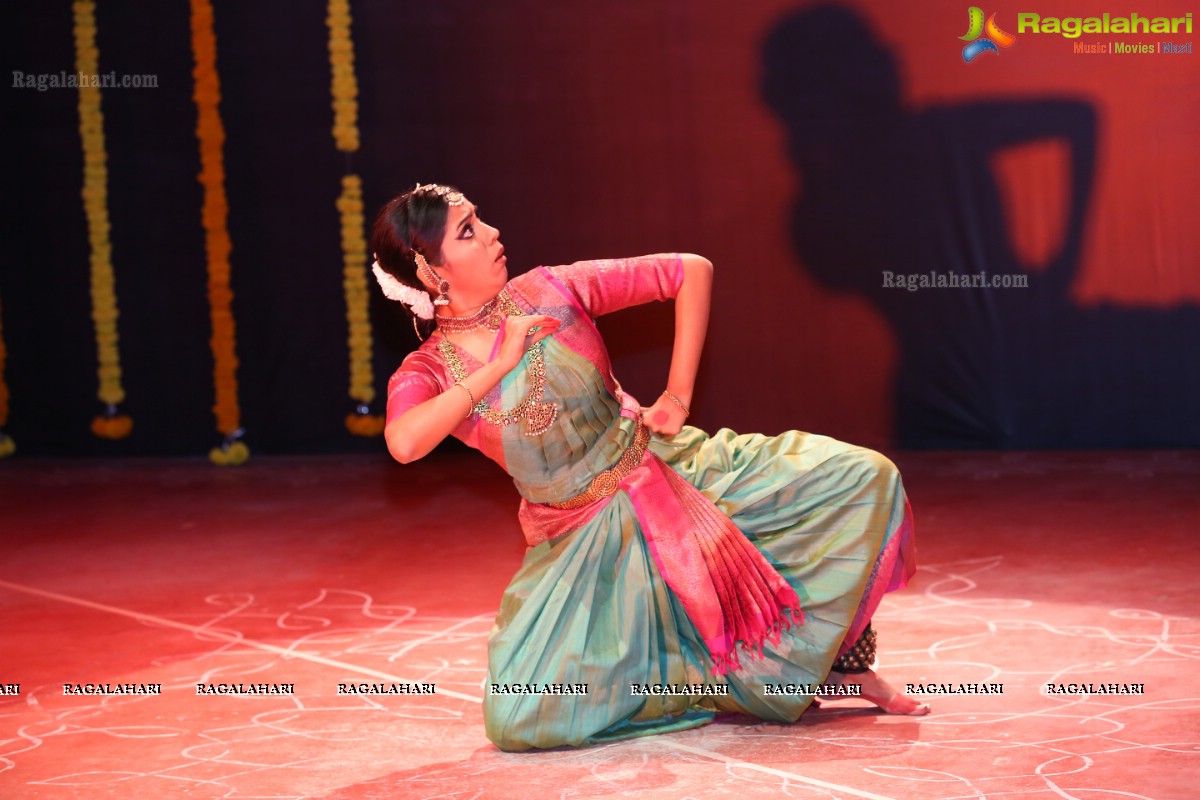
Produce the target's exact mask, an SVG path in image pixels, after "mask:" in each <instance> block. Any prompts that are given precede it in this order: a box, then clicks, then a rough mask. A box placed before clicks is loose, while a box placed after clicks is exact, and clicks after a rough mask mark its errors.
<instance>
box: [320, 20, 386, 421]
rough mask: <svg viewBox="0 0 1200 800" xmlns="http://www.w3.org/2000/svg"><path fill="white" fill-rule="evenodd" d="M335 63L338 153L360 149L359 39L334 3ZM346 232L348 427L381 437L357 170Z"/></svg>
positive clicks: (348, 197) (345, 206) (345, 193)
mask: <svg viewBox="0 0 1200 800" xmlns="http://www.w3.org/2000/svg"><path fill="white" fill-rule="evenodd" d="M325 21H326V23H327V24H328V26H329V63H330V71H331V75H332V80H331V84H330V91H331V92H332V95H333V140H334V144H335V146H336V147H337V149H338V150H341V151H342V152H345V153H353V152H355V151H356V150H358V146H359V135H358V79H357V78H356V77H355V74H354V41H353V39H351V37H350V22H351V20H350V3H349V1H348V0H329V11H328V16H327V17H326V19H325ZM337 209H338V213H339V216H340V218H341V232H342V264H343V266H342V289H343V291H344V292H345V295H346V321H347V322H348V324H349V328H350V333H349V337H348V340H347V342H348V344H349V347H350V390H349V393H350V397H351V398H353V399H355V400H357V401H358V407H357V408H356V409H355V411H354V413H352V414H348V415H346V428H347V430H349V431H350V432H351V433H353V434H355V435H357V436H378V435H379V434H380V433H382V432H383V423H384V420H383V417H382V416H379V415H373V414H371V409H370V404H371V401H373V400H374V399H375V370H374V367H373V365H372V362H371V352H372V335H371V320H370V317H369V315H368V313H367V308H368V300H369V297H370V295H369V294H368V292H367V285H368V284H367V240H366V237H365V236H364V234H363V232H364V230H365V229H366V228H365V218H364V216H363V196H362V179H361V178H360V177H359V176H358V175H356V174H355V173H353V172H348V173H347V174H346V175H344V176H343V177H342V193H341V195H340V196H339V197H338V200H337Z"/></svg>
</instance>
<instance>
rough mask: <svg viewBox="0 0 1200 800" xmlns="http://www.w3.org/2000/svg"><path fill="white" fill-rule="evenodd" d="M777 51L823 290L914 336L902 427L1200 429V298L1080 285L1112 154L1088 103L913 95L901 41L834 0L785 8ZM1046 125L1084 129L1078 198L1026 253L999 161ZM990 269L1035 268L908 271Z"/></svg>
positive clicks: (960, 438) (982, 436)
mask: <svg viewBox="0 0 1200 800" xmlns="http://www.w3.org/2000/svg"><path fill="white" fill-rule="evenodd" d="M951 46H953V44H952V43H951ZM763 60H764V66H765V70H764V74H763V85H762V92H763V97H764V99H765V100H766V102H767V104H768V105H769V107H770V108H771V109H772V111H773V112H774V113H775V114H776V115H777V117H778V118H779V119H780V121H781V122H782V123H783V124H784V125H785V126H786V129H787V133H788V148H789V157H790V160H791V163H792V164H793V166H794V168H795V170H796V171H797V173H798V178H799V181H798V184H799V186H800V187H801V189H800V195H799V196H798V197H797V198H796V200H795V201H794V205H793V209H792V216H791V220H792V222H791V225H792V234H793V239H794V246H795V248H796V252H797V253H798V255H799V256H800V259H801V261H802V263H803V265H804V267H805V268H806V269H807V270H808V271H809V273H810V274H811V275H812V276H813V277H815V278H816V279H817V280H818V281H819V282H820V283H821V285H822V286H824V287H825V288H827V289H831V290H835V291H841V292H848V293H853V294H858V295H861V296H863V297H865V298H866V299H867V300H869V301H870V303H871V304H872V305H873V306H874V307H875V308H876V309H877V310H878V311H879V312H880V313H882V314H883V315H884V317H885V318H886V319H887V321H888V323H889V325H890V326H891V329H892V331H893V332H894V334H895V336H896V340H897V343H898V346H899V348H900V356H899V359H900V363H899V364H898V369H897V373H896V380H895V390H894V391H895V438H896V440H897V444H899V445H901V446H904V447H1018V448H1029V447H1141V446H1196V445H1200V414H1197V413H1196V411H1197V409H1198V408H1200V370H1198V369H1197V367H1196V356H1195V352H1194V350H1195V348H1196V346H1197V345H1200V307H1197V306H1196V305H1194V304H1192V305H1181V306H1178V307H1175V308H1170V309H1168V308H1163V309H1149V308H1146V309H1136V308H1128V307H1120V306H1117V305H1112V304H1104V305H1100V306H1097V307H1093V308H1081V307H1078V306H1077V305H1075V304H1074V303H1073V302H1072V300H1071V297H1070V292H1069V290H1070V287H1071V282H1072V280H1073V279H1074V278H1075V276H1076V274H1077V273H1078V271H1079V266H1080V246H1081V243H1082V242H1083V241H1084V236H1085V224H1086V220H1087V217H1088V214H1087V211H1088V206H1089V203H1090V201H1091V194H1092V184H1093V173H1094V161H1095V155H1096V126H1097V115H1096V112H1095V110H1094V109H1093V107H1092V105H1091V104H1090V103H1089V102H1088V101H1086V100H1082V99H1077V98H1068V97H1046V98H1031V99H1028V100H1021V99H1015V100H1014V99H1006V100H995V101H980V102H972V103H960V104H957V105H948V106H937V107H927V108H922V109H913V108H908V107H905V105H904V102H903V95H904V92H903V87H902V85H901V78H900V75H899V73H898V70H897V67H896V63H895V58H894V57H893V55H892V53H891V52H890V51H889V50H888V49H887V48H886V47H885V46H884V45H883V43H882V42H881V41H880V40H879V39H878V38H877V37H876V36H875V35H874V34H873V32H872V31H871V29H870V27H869V26H868V25H867V23H866V22H865V21H864V20H863V19H862V18H860V17H859V16H858V15H857V14H855V13H854V12H853V11H851V10H849V9H846V8H842V7H839V6H834V5H819V6H813V7H808V8H805V9H804V10H801V11H797V12H794V13H791V14H789V15H787V16H785V17H784V18H782V19H781V20H780V21H779V22H778V23H777V24H776V25H775V26H774V27H773V28H772V30H771V31H770V32H769V34H768V36H767V38H766V40H765V42H764V46H763ZM1039 140H1057V141H1060V142H1064V143H1065V144H1066V146H1067V152H1068V153H1069V162H1070V173H1069V174H1070V177H1069V186H1068V187H1067V192H1066V196H1067V209H1066V215H1065V220H1063V221H1059V220H1053V221H1051V223H1052V226H1058V227H1060V228H1061V229H1062V230H1061V235H1060V236H1059V237H1058V241H1059V242H1061V244H1060V246H1059V247H1058V249H1057V251H1056V252H1052V253H1050V254H1049V256H1048V258H1047V260H1046V262H1045V263H1042V264H1037V265H1023V264H1022V262H1021V260H1020V259H1019V258H1018V257H1017V254H1016V252H1015V249H1014V245H1013V242H1012V241H1010V238H1009V235H1008V233H1007V231H1006V225H1005V209H1004V206H1003V205H1002V202H1001V192H1000V189H999V186H998V183H997V178H996V175H995V174H994V172H993V169H992V166H991V165H992V160H993V157H995V156H996V154H997V153H999V152H1001V151H1003V150H1005V149H1006V148H1012V147H1016V146H1021V145H1026V144H1028V143H1030V142H1035V141H1039ZM1009 211H1010V212H1011V211H1013V209H1011V208H1010V209H1009ZM1149 260H1150V255H1149V254H1147V261H1149ZM1147 266H1149V265H1147ZM980 272H985V273H986V274H987V276H989V277H990V276H1004V275H1016V274H1021V275H1025V276H1027V278H1028V285H1027V287H1026V288H1012V287H1009V288H983V287H978V288H976V287H970V288H963V287H959V288H923V289H919V290H915V291H911V290H908V289H907V288H905V287H902V286H901V285H899V284H900V281H902V280H904V276H907V275H914V274H924V275H927V276H928V275H930V274H931V273H933V274H934V277H933V278H931V280H936V275H937V274H940V275H942V276H943V277H944V278H945V279H946V280H950V278H949V277H948V276H949V275H950V274H951V273H954V274H957V275H958V276H964V275H975V274H978V273H980ZM888 273H891V278H890V284H891V285H890V286H889V285H885V284H887V283H888V281H889V276H888Z"/></svg>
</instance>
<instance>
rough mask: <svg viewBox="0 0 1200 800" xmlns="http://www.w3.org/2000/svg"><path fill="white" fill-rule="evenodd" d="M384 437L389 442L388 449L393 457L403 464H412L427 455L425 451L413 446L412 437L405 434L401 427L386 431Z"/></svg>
mask: <svg viewBox="0 0 1200 800" xmlns="http://www.w3.org/2000/svg"><path fill="white" fill-rule="evenodd" d="M383 438H384V441H385V442H387V449H388V452H389V453H391V456H392V458H394V459H396V460H397V461H399V462H400V463H401V464H411V463H412V462H414V461H416V460H417V459H419V458H420V457H421V456H423V455H425V454H424V453H419V452H417V450H416V448H415V447H413V440H412V437H411V436H405V435H404V434H403V433H402V432H401V431H400V429H399V428H396V429H393V430H386V431H384V434H383Z"/></svg>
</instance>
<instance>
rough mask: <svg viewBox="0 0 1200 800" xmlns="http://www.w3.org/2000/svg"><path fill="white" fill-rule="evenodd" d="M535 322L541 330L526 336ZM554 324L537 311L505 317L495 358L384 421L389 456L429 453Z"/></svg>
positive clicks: (407, 460)
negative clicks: (418, 403)
mask: <svg viewBox="0 0 1200 800" xmlns="http://www.w3.org/2000/svg"><path fill="white" fill-rule="evenodd" d="M535 325H538V326H541V330H539V331H537V332H536V333H534V334H532V335H527V334H528V333H529V329H530V328H532V327H533V326H535ZM558 325H559V321H558V320H557V319H554V318H553V317H547V316H543V315H540V314H535V315H531V316H522V317H509V318H507V319H506V320H505V322H504V325H503V327H501V329H500V333H499V334H497V335H499V336H500V337H502V338H501V342H500V352H499V353H498V354H497V355H496V358H495V359H493V360H492V361H489V362H488V363H486V364H484V365H483V366H482V367H480V368H479V369H477V370H475V371H474V372H472V373H471V374H470V375H468V376H467V377H465V378H463V379H462V380H461V381H459V382H458V383H456V384H455V385H453V386H451V387H450V388H449V389H447V390H446V391H444V392H442V393H441V394H439V395H437V396H436V397H431V398H430V399H428V400H426V401H425V402H424V403H421V404H420V405H416V406H413V407H412V408H410V409H409V410H408V411H405V412H404V413H403V414H401V415H400V416H398V417H396V418H395V419H394V420H392V421H391V422H389V423H388V424H387V427H385V428H384V429H383V438H384V440H385V441H386V442H387V448H388V452H389V453H391V454H392V458H394V459H396V460H397V461H399V462H400V463H402V464H408V463H410V462H412V461H416V460H417V459H419V458H423V457H424V456H427V455H429V452H430V451H431V450H433V448H435V447H437V445H438V444H439V443H440V442H441V441H442V440H443V439H445V438H446V437H447V436H449V435H450V434H451V433H452V432H453V431H454V429H455V428H457V427H458V426H459V423H461V422H462V421H463V420H464V419H465V418H466V417H467V415H469V414H470V413H471V409H472V408H474V407H475V403H477V402H479V401H480V400H481V399H483V397H484V395H486V394H487V393H488V392H490V391H491V390H492V389H493V388H494V387H495V386H496V384H498V383H499V382H500V379H501V378H503V377H504V376H505V375H507V374H508V372H509V371H510V370H511V369H513V368H514V367H515V366H517V364H519V363H520V362H521V357H522V356H523V355H524V354H525V350H526V349H527V348H528V347H530V346H531V345H532V344H533V343H534V342H537V341H540V340H542V339H544V338H546V337H547V336H549V335H550V334H552V333H554V331H556V330H558ZM464 387H465V388H464Z"/></svg>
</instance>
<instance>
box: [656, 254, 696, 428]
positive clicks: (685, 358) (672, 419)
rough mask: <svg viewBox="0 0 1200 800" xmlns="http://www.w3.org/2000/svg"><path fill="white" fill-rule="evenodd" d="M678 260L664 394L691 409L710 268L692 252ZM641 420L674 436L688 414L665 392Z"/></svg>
mask: <svg viewBox="0 0 1200 800" xmlns="http://www.w3.org/2000/svg"><path fill="white" fill-rule="evenodd" d="M680 258H681V260H682V261H683V282H682V284H681V285H680V287H679V293H678V294H676V295H675V343H674V345H673V346H672V348H671V369H670V372H669V373H668V375H667V392H670V393H671V394H672V395H674V396H675V397H676V398H678V400H679V402H680V403H682V404H683V405H684V406H687V407H689V408H690V407H691V404H692V393H693V392H694V390H695V386H696V371H697V370H698V369H699V367H700V354H701V353H702V352H703V351H704V338H705V335H706V334H707V332H708V311H709V306H710V304H711V301H712V272H713V265H712V262H711V261H709V260H708V259H707V258H704V257H702V256H698V255H694V254H692V253H684V254H682V255H681V256H680ZM643 418H644V419H645V421H646V427H648V428H650V430H652V431H654V432H655V433H658V434H662V435H664V436H674V435H675V434H677V433H679V429H680V428H682V427H683V422H684V420H685V419H686V418H687V412H685V411H684V409H683V408H681V407H680V406H679V405H678V404H676V403H675V401H674V400H672V399H671V398H670V397H668V396H667V395H666V394H665V393H664V394H663V395H662V396H660V397H659V398H658V399H657V400H656V401H655V402H654V404H653V405H651V406H650V407H649V408H647V409H646V410H645V411H644V412H643Z"/></svg>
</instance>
